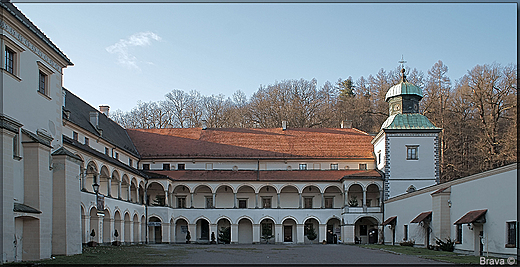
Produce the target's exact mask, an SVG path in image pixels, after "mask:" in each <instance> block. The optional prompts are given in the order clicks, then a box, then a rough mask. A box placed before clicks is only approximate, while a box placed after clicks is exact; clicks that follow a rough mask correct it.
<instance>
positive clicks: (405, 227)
mask: <svg viewBox="0 0 520 267" xmlns="http://www.w3.org/2000/svg"><path fill="white" fill-rule="evenodd" d="M403 226H404V230H403V231H404V238H403V239H404V240H405V241H406V240H408V225H406V224H405V225H403Z"/></svg>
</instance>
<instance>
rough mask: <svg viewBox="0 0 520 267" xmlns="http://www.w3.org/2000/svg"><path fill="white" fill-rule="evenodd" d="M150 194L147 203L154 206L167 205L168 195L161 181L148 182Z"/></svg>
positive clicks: (147, 190) (148, 192)
mask: <svg viewBox="0 0 520 267" xmlns="http://www.w3.org/2000/svg"><path fill="white" fill-rule="evenodd" d="M146 192H147V194H148V196H147V201H146V202H147V203H148V204H149V205H153V206H165V205H166V202H165V200H166V196H165V191H164V187H163V185H162V184H161V183H158V182H156V181H153V182H150V183H149V184H148V188H147V189H146Z"/></svg>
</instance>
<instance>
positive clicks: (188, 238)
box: [186, 231, 191, 244]
mask: <svg viewBox="0 0 520 267" xmlns="http://www.w3.org/2000/svg"><path fill="white" fill-rule="evenodd" d="M190 240H191V235H190V231H188V233H187V234H186V244H189V243H190Z"/></svg>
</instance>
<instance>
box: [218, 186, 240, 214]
mask: <svg viewBox="0 0 520 267" xmlns="http://www.w3.org/2000/svg"><path fill="white" fill-rule="evenodd" d="M235 193H236V191H235V189H233V187H232V186H231V185H230V184H219V186H218V187H217V188H216V190H215V203H213V204H214V205H215V208H221V209H222V208H224V209H225V208H228V209H229V208H233V207H235Z"/></svg>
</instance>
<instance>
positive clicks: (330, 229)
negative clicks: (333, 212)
mask: <svg viewBox="0 0 520 267" xmlns="http://www.w3.org/2000/svg"><path fill="white" fill-rule="evenodd" d="M326 237H327V243H328V244H337V243H338V238H339V237H341V222H340V220H339V219H338V218H331V219H329V220H328V221H327V236H326Z"/></svg>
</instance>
